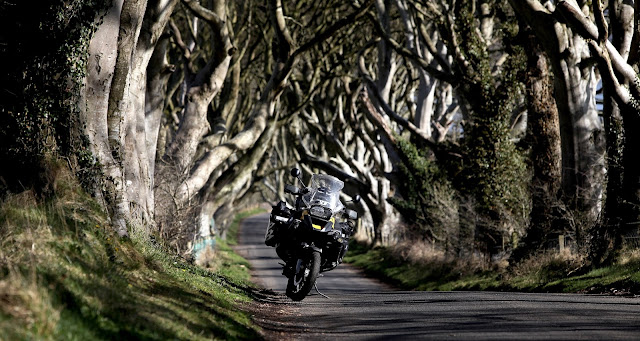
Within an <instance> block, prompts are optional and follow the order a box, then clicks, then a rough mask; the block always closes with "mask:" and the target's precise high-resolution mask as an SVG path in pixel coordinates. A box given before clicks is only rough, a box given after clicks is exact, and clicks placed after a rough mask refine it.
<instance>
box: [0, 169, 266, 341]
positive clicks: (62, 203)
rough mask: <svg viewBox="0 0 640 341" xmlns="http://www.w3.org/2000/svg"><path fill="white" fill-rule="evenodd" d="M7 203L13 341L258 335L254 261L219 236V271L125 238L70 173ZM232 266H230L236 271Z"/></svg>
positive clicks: (7, 302)
mask: <svg viewBox="0 0 640 341" xmlns="http://www.w3.org/2000/svg"><path fill="white" fill-rule="evenodd" d="M57 193H58V195H57V197H56V198H54V199H52V200H49V201H47V202H44V203H43V202H38V201H36V200H35V198H34V195H33V194H32V193H31V192H25V193H22V194H19V195H13V196H11V197H8V198H6V199H5V200H4V201H3V202H2V206H1V207H0V335H2V337H0V338H2V339H8V340H34V339H35V340H101V339H137V340H211V339H225V340H228V339H256V338H260V336H259V335H260V334H259V333H260V331H259V329H258V327H256V326H254V324H253V323H252V321H251V319H250V315H249V313H247V312H246V311H243V309H241V307H242V306H243V305H245V304H246V303H248V302H250V301H251V293H252V291H253V288H252V287H251V285H250V284H249V282H248V279H249V274H248V271H247V268H248V264H247V263H246V261H245V260H243V259H242V258H239V257H238V256H236V255H235V254H233V252H232V251H231V249H230V248H229V247H228V246H227V245H226V244H225V243H220V244H221V245H220V244H219V245H220V249H219V252H218V255H219V264H217V267H216V268H215V269H214V270H206V269H204V268H201V267H198V266H195V265H192V264H189V263H187V262H185V261H184V260H183V259H181V258H178V257H175V256H173V255H171V254H170V253H167V252H166V251H165V249H164V248H163V247H162V246H161V245H158V244H157V243H154V242H152V241H149V240H148V238H143V237H141V236H135V235H134V236H132V237H131V238H130V239H121V238H118V237H117V236H116V235H115V234H114V233H113V232H112V229H111V227H110V226H109V223H108V220H107V218H106V216H105V215H104V214H103V213H101V212H100V210H99V209H98V205H97V204H96V203H95V202H93V200H92V199H91V198H89V197H88V196H87V195H86V194H84V193H83V192H82V191H80V190H78V189H77V186H76V185H75V184H74V183H73V182H72V181H67V183H66V184H64V183H62V184H59V186H58V190H57ZM231 269H232V270H231Z"/></svg>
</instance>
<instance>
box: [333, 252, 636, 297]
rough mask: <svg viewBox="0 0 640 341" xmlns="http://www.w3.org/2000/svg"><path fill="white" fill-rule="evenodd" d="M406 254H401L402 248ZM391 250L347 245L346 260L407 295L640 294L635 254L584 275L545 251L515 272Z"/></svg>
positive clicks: (579, 260)
mask: <svg viewBox="0 0 640 341" xmlns="http://www.w3.org/2000/svg"><path fill="white" fill-rule="evenodd" d="M405 249H406V248H405ZM402 255H403V254H402V253H399V252H396V251H394V250H393V249H392V248H385V247H376V248H372V249H369V248H367V247H365V246H362V245H359V244H352V246H351V248H350V250H349V253H348V254H347V257H345V260H346V261H347V262H349V263H352V264H354V265H356V266H358V267H361V268H363V269H364V271H365V272H366V273H367V274H369V275H371V276H374V277H378V278H380V279H382V280H384V281H386V282H388V283H391V284H394V285H396V286H398V287H399V288H402V289H407V290H429V291H433V290H437V291H452V290H499V291H525V292H565V293H577V292H581V293H616V294H640V252H638V250H626V251H624V252H622V254H621V257H620V259H619V261H618V262H617V263H616V264H614V265H612V266H609V267H603V268H598V269H592V270H590V271H589V270H585V269H587V267H585V266H584V265H585V260H584V257H583V256H581V255H576V254H572V253H570V252H563V253H560V252H557V251H549V252H545V253H541V254H539V255H536V256H534V257H532V258H531V259H528V260H526V261H524V262H522V263H521V264H519V265H518V266H515V267H503V266H494V267H492V266H480V265H478V264H474V262H467V263H461V262H459V261H458V262H453V261H446V260H445V259H443V258H438V257H424V259H422V260H412V261H407V260H406V259H403V257H402Z"/></svg>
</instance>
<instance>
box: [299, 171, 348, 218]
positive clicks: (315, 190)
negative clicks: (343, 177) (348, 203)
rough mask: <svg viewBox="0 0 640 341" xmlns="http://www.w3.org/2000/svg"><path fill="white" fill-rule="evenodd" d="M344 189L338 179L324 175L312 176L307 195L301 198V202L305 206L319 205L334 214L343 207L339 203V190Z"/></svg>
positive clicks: (342, 183)
mask: <svg viewBox="0 0 640 341" xmlns="http://www.w3.org/2000/svg"><path fill="white" fill-rule="evenodd" d="M343 187H344V182H342V181H340V180H338V178H336V177H333V176H331V175H326V174H313V175H312V176H311V184H310V185H309V193H307V194H305V195H304V196H302V200H303V201H304V203H305V204H306V205H307V206H314V205H320V206H322V207H326V208H328V209H330V210H331V211H332V212H333V213H336V212H338V211H340V210H342V208H343V207H344V206H343V205H342V203H341V202H340V190H341V189H342V188H343Z"/></svg>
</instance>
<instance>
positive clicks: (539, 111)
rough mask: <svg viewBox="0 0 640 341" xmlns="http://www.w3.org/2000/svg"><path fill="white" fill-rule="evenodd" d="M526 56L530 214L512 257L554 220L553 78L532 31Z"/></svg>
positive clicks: (542, 239)
mask: <svg viewBox="0 0 640 341" xmlns="http://www.w3.org/2000/svg"><path fill="white" fill-rule="evenodd" d="M524 47H525V50H526V51H527V57H528V72H527V79H526V96H527V111H528V122H527V123H528V125H527V138H526V142H527V144H528V145H529V146H530V148H531V159H532V168H533V178H532V181H531V200H532V207H531V214H530V216H529V219H530V224H529V228H528V230H527V234H526V236H525V237H524V238H523V240H522V243H521V245H522V246H521V249H520V250H518V251H516V254H514V259H515V260H516V261H518V260H520V259H522V258H524V257H526V256H528V255H529V254H532V253H534V252H535V251H537V250H539V249H540V248H541V247H543V246H544V245H545V244H546V242H547V241H549V238H550V237H551V236H550V235H551V233H552V232H553V231H554V223H555V221H556V220H557V205H558V192H559V190H560V179H561V174H562V169H561V167H560V163H561V162H560V159H561V148H560V126H559V122H558V109H557V107H556V103H555V99H554V98H553V82H552V79H551V76H550V74H549V64H548V60H547V57H546V55H545V54H544V52H543V51H542V47H541V46H540V45H539V44H538V42H537V41H536V40H535V37H534V36H533V35H532V34H529V35H528V38H527V41H526V45H525V46H524Z"/></svg>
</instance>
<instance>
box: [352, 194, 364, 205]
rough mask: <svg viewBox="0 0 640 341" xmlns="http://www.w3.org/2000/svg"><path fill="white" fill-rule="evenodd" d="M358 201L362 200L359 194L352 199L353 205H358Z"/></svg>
mask: <svg viewBox="0 0 640 341" xmlns="http://www.w3.org/2000/svg"><path fill="white" fill-rule="evenodd" d="M360 199H362V198H361V197H360V194H356V196H355V197H353V202H355V203H356V204H357V203H359V202H360Z"/></svg>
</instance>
